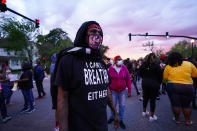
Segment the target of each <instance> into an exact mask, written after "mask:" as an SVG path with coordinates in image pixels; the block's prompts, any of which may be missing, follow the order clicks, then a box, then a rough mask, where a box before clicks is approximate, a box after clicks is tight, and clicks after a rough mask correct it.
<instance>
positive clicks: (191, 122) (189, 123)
mask: <svg viewBox="0 0 197 131" xmlns="http://www.w3.org/2000/svg"><path fill="white" fill-rule="evenodd" d="M192 124H193V121H189V122H185V125H186V126H191V125H192Z"/></svg>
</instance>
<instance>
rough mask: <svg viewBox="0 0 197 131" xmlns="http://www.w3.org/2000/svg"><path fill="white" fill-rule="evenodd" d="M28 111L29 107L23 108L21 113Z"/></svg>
mask: <svg viewBox="0 0 197 131" xmlns="http://www.w3.org/2000/svg"><path fill="white" fill-rule="evenodd" d="M27 111H28V108H23V109H22V110H21V111H20V113H24V112H27Z"/></svg>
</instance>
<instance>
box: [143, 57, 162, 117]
mask: <svg viewBox="0 0 197 131" xmlns="http://www.w3.org/2000/svg"><path fill="white" fill-rule="evenodd" d="M155 59H156V56H155V54H154V53H150V54H149V55H147V56H146V57H145V61H144V62H143V64H142V66H141V67H140V76H141V77H142V90H143V112H142V116H147V115H149V112H148V111H147V110H146V107H147V104H148V101H149V100H150V117H149V120H150V121H154V120H157V116H156V115H154V113H155V106H156V102H155V101H156V97H157V94H158V90H159V87H160V84H161V81H162V72H161V68H160V66H159V65H158V64H157V63H156V62H155Z"/></svg>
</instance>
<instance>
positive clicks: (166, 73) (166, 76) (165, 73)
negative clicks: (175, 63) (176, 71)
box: [163, 66, 168, 83]
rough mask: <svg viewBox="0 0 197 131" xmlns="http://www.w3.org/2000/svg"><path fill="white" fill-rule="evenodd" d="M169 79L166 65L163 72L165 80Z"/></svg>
mask: <svg viewBox="0 0 197 131" xmlns="http://www.w3.org/2000/svg"><path fill="white" fill-rule="evenodd" d="M167 80H168V66H166V67H165V69H164V72H163V82H164V83H166V82H167Z"/></svg>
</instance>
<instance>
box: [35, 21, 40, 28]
mask: <svg viewBox="0 0 197 131" xmlns="http://www.w3.org/2000/svg"><path fill="white" fill-rule="evenodd" d="M39 27H40V20H38V19H36V28H39Z"/></svg>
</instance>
